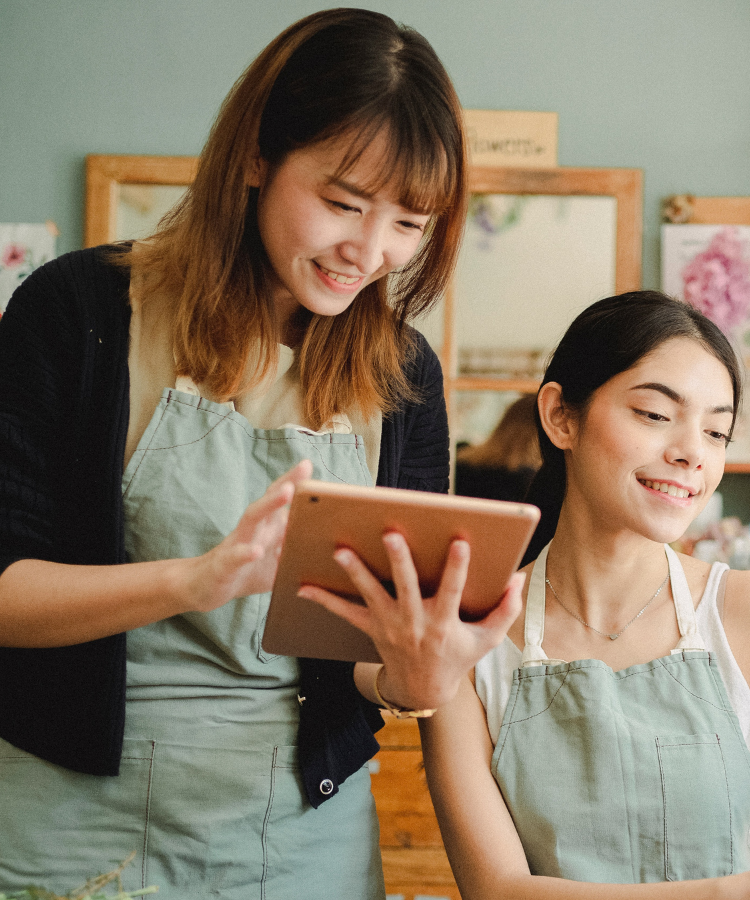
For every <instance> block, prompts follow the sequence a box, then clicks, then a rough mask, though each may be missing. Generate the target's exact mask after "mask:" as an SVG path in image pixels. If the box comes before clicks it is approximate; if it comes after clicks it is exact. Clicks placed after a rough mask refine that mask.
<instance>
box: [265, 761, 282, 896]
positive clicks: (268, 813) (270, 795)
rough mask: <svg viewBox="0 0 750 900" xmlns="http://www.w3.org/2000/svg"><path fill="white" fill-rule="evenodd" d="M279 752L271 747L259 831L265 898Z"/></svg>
mask: <svg viewBox="0 0 750 900" xmlns="http://www.w3.org/2000/svg"><path fill="white" fill-rule="evenodd" d="M278 754H279V748H278V747H274V748H273V757H272V759H271V784H270V789H269V792H268V805H267V806H266V813H265V815H264V816H263V829H262V832H261V848H262V851H263V870H262V872H261V876H260V897H261V900H266V880H267V878H268V826H269V822H270V819H271V808H272V807H273V798H274V793H275V791H276V758H277V757H278Z"/></svg>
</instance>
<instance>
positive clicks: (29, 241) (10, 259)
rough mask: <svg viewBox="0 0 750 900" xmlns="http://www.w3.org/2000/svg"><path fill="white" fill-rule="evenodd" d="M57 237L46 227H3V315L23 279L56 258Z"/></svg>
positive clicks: (0, 259) (0, 286)
mask: <svg viewBox="0 0 750 900" xmlns="http://www.w3.org/2000/svg"><path fill="white" fill-rule="evenodd" d="M55 233H56V232H55V230H54V227H50V226H47V225H27V224H8V225H5V224H0V315H2V313H4V312H5V307H6V306H7V305H8V301H9V300H10V298H11V295H12V294H13V291H15V289H16V288H17V287H18V285H19V284H20V283H21V282H22V281H23V280H24V278H26V276H27V275H29V274H31V272H33V271H34V269H36V268H38V267H39V266H41V265H42V264H43V263H46V262H48V261H49V260H51V259H53V258H54V256H55Z"/></svg>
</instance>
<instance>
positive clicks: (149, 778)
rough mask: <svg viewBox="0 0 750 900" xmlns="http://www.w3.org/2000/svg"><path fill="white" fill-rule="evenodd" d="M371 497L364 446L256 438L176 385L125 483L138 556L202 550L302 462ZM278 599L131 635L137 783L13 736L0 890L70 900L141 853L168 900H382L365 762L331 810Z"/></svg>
mask: <svg viewBox="0 0 750 900" xmlns="http://www.w3.org/2000/svg"><path fill="white" fill-rule="evenodd" d="M304 458H308V459H311V460H312V462H313V466H314V473H313V477H315V478H320V479H324V480H328V481H334V480H335V481H344V482H347V483H350V484H361V485H370V484H372V478H371V477H370V473H369V471H368V469H367V464H366V461H365V454H364V446H363V444H362V439H361V438H359V437H357V436H355V435H341V434H323V435H321V434H312V433H310V432H308V431H306V430H304V429H297V428H294V427H287V428H283V429H277V430H273V431H267V430H260V429H254V428H252V427H251V426H250V425H249V423H248V421H247V420H246V419H245V418H244V417H243V416H242V415H240V414H239V413H236V412H234V411H232V410H230V408H229V407H228V406H226V405H223V404H217V403H212V402H210V401H206V400H204V399H201V398H200V397H196V396H192V395H190V394H187V393H183V392H180V391H176V390H174V389H166V390H165V391H164V394H163V396H162V399H161V402H160V404H159V406H158V408H157V410H156V412H155V414H154V416H153V418H152V420H151V422H150V424H149V426H148V428H147V429H146V432H145V434H144V435H143V438H142V439H141V442H140V444H139V446H138V449H137V450H136V452H135V454H134V455H133V458H132V459H131V460H130V463H129V464H128V466H127V469H126V471H125V474H124V477H123V499H124V503H125V511H126V547H127V551H128V555H129V558H130V560H131V561H142V560H154V559H163V558H172V557H187V556H195V555H197V554H200V553H202V552H204V551H205V550H208V549H209V548H210V547H212V546H214V545H215V544H216V543H217V542H218V541H220V540H221V539H222V537H224V535H226V534H227V533H228V532H229V531H230V530H231V529H232V528H233V527H234V526H235V524H236V523H237V521H238V519H239V517H240V515H241V514H242V512H243V511H244V509H245V508H246V506H247V504H248V503H250V502H252V501H253V500H255V499H257V498H258V497H259V496H261V494H262V493H263V492H264V491H265V489H266V487H267V486H268V484H269V483H270V482H271V481H272V480H274V479H275V478H276V477H278V476H279V475H281V474H282V473H283V472H285V471H287V469H289V468H290V467H291V466H293V465H294V464H295V463H296V462H298V461H299V460H301V459H304ZM268 601H269V596H268V595H265V594H264V595H256V596H250V597H244V598H239V599H237V600H235V601H232V602H231V603H228V604H227V605H226V606H224V607H222V608H221V609H218V610H214V611H212V612H210V613H193V614H187V615H182V616H176V617H174V618H172V619H168V620H165V621H162V622H157V623H155V624H153V625H149V626H147V627H145V628H141V629H137V630H136V631H132V632H130V633H129V634H128V686H127V700H128V702H127V713H126V726H125V753H124V756H123V762H122V774H121V775H120V776H119V777H117V778H97V777H94V776H88V775H82V774H79V773H75V772H70V771H67V770H64V769H60V768H58V767H56V766H53V765H50V764H49V763H46V762H42V761H41V760H38V759H37V758H36V757H33V756H31V755H30V754H26V753H23V752H22V751H19V750H17V749H16V748H14V747H12V746H11V745H9V744H7V743H4V742H2V741H0V777H1V778H2V779H3V790H4V794H3V796H4V798H6V801H5V802H7V803H9V805H10V809H8V808H6V809H4V810H3V816H2V818H3V819H4V820H5V821H6V822H11V823H13V829H12V832H11V833H9V834H8V835H5V833H4V830H3V829H2V828H1V827H0V843H1V845H2V852H0V889H2V888H5V889H8V888H20V887H23V886H24V885H26V884H28V883H29V881H38V880H39V873H40V872H44V873H46V875H47V877H48V878H53V879H54V885H53V886H54V888H55V890H57V891H59V892H65V891H68V890H70V889H71V888H74V887H77V886H78V885H79V884H80V883H81V882H82V881H83V880H84V879H85V878H86V877H87V876H88V875H91V874H95V873H97V872H101V871H106V870H108V869H109V868H111V867H112V866H113V865H114V864H116V863H117V862H118V861H119V860H121V859H123V858H124V857H125V856H126V855H128V854H129V853H130V852H131V851H133V850H135V851H136V858H135V861H134V862H133V863H132V864H131V865H130V866H129V867H128V869H126V871H125V872H124V873H123V883H124V886H125V888H126V889H129V890H136V889H138V888H139V887H145V886H148V885H150V884H156V885H158V886H159V895H158V896H159V897H160V898H161V900H193V898H198V897H204V896H206V897H210V896H217V897H219V896H220V897H222V898H223V900H255V898H258V900H260V898H263V900H299V898H300V897H304V898H305V900H324V898H325V900H382V898H383V897H384V895H385V891H384V887H383V876H382V867H381V861H380V852H379V848H378V824H377V816H376V813H375V807H374V802H373V798H372V794H371V791H370V777H369V771H368V770H367V768H366V767H365V768H363V769H362V770H360V771H359V772H358V773H356V774H355V775H354V776H352V777H351V778H349V779H347V780H346V782H344V784H342V785H341V788H340V791H339V793H338V794H336V795H335V796H334V797H332V798H331V799H330V800H329V801H327V802H326V803H324V804H322V806H321V807H320V808H319V809H317V810H315V809H313V808H312V807H311V806H310V805H309V803H308V802H307V800H306V798H305V795H304V790H303V787H302V783H301V779H300V774H299V767H298V757H297V747H296V738H297V724H298V717H299V701H298V697H297V684H298V663H297V660H296V659H292V658H288V657H275V656H269V655H268V654H265V653H264V652H263V650H262V649H261V646H260V638H261V635H262V629H263V624H264V622H265V616H266V613H267V610H268Z"/></svg>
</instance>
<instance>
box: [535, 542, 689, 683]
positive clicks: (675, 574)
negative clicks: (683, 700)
mask: <svg viewBox="0 0 750 900" xmlns="http://www.w3.org/2000/svg"><path fill="white" fill-rule="evenodd" d="M549 547H550V545H549V544H547V546H546V547H545V548H544V549H543V550H542V552H541V553H540V554H539V556H538V557H537V559H536V562H535V563H534V568H533V569H532V570H531V578H530V579H529V590H528V593H527V595H526V616H525V620H524V628H523V640H524V646H523V653H522V654H521V667H522V668H527V667H530V666H544V665H555V664H557V663H560V662H564V660H559V659H550V658H549V657H548V656H547V654H546V653H545V652H544V649H543V648H542V640H543V638H544V612H545V602H546V595H547V588H546V584H545V578H546V575H547V553H548V551H549ZM664 552H665V553H666V556H667V563H668V564H669V580H670V582H671V585H672V597H673V598H674V605H675V612H676V613H677V624H678V626H679V629H680V640H679V642H678V644H677V646H676V647H675V649H674V650H672V651H671V653H672V654H673V655H676V654H679V653H682V652H683V650H705V649H706V645H705V644H704V642H703V638H702V637H701V634H700V632H699V631H698V623H697V620H696V616H695V606H694V604H693V598H692V596H691V594H690V588H689V587H688V583H687V578H685V572H684V571H683V568H682V564H681V563H680V560H679V557H678V556H677V554H676V553H675V551H674V550H673V549H672V548H671V547H670V546H669V545H668V544H665V545H664Z"/></svg>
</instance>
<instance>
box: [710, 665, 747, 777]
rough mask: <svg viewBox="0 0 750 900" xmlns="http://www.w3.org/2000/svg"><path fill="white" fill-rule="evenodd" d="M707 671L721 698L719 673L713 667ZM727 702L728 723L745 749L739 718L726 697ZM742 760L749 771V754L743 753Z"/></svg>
mask: <svg viewBox="0 0 750 900" xmlns="http://www.w3.org/2000/svg"><path fill="white" fill-rule="evenodd" d="M708 671H709V672H710V674H711V678H712V679H713V682H714V687H715V688H716V692H717V693H718V694H719V696H721V691H720V688H719V684H718V682H717V679H721V675H720V673H719V672H717V671H716V669H715V667H714V666H709V669H708ZM721 687H724V683H723V681H722V682H721ZM724 690H725V692H726V688H725V687H724ZM727 700H728V701H729V709H728V710H726V712H727V718H728V719H729V722H730V723H731V725H732V729H733V731H734V734H735V736H736V738H737V740H738V741H739V743H740V747H741V748H743V749H744V748H745V747H747V742H746V741H745V735H744V734H743V733H742V728H741V727H740V720H739V718H738V717H737V713H736V712H735V709H734V707H733V706H732V701H731V700H729V697H728V696H727ZM732 713H734V715H732ZM742 758H743V759H744V760H745V765H746V766H747V767H748V769H749V770H750V754H749V753H743V754H742Z"/></svg>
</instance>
